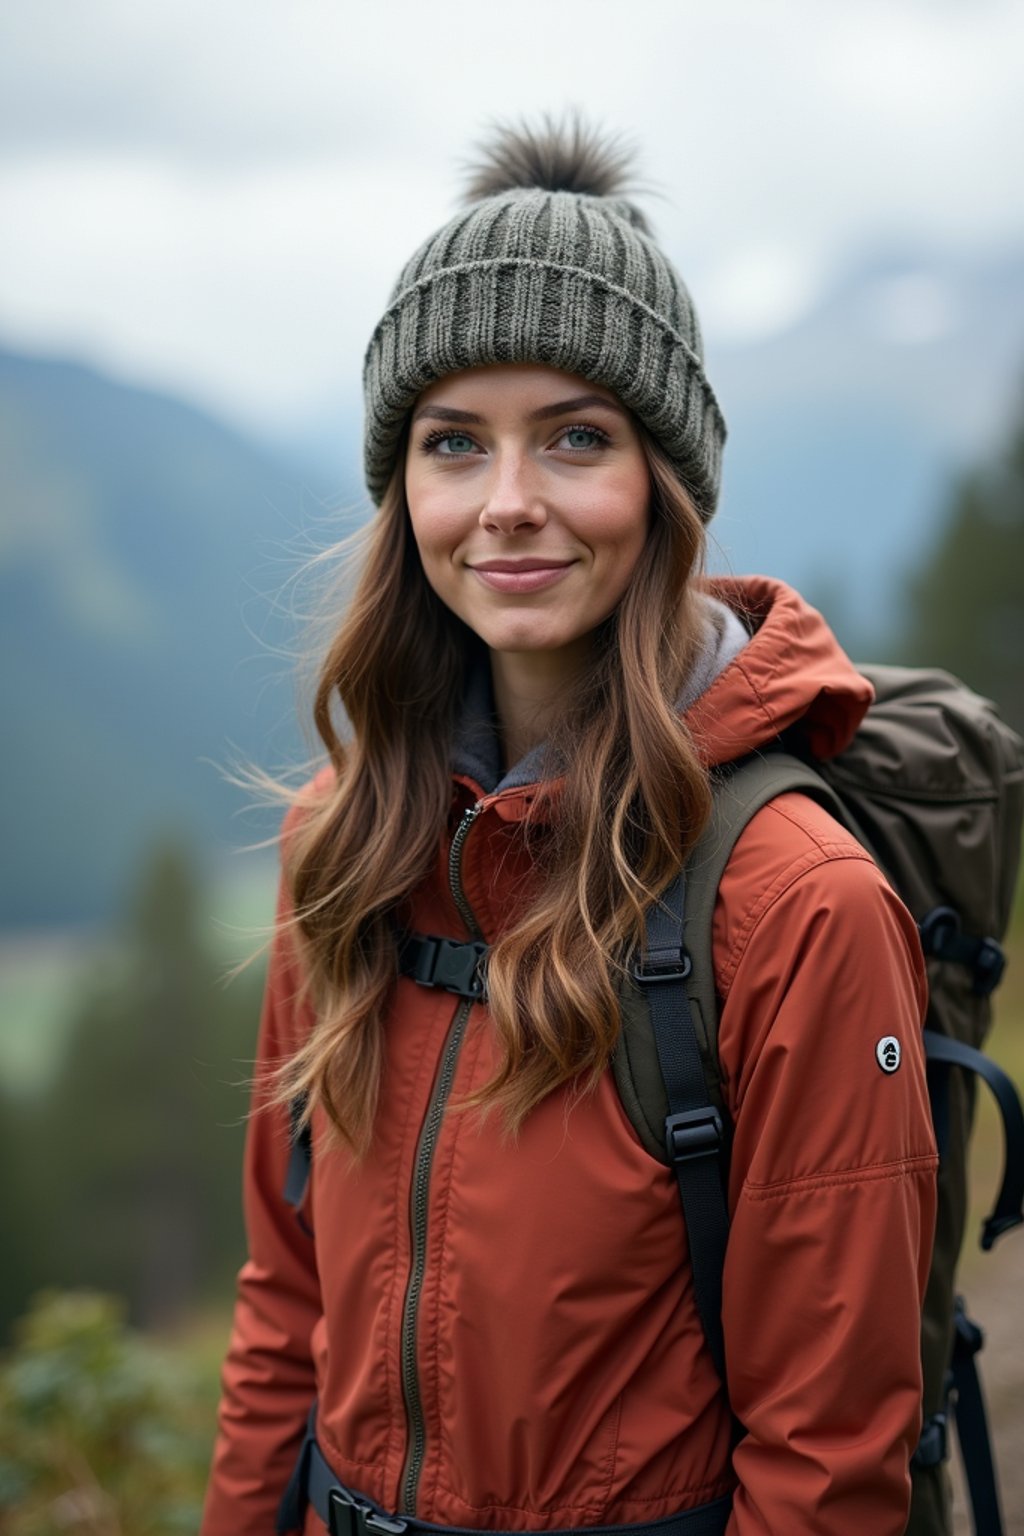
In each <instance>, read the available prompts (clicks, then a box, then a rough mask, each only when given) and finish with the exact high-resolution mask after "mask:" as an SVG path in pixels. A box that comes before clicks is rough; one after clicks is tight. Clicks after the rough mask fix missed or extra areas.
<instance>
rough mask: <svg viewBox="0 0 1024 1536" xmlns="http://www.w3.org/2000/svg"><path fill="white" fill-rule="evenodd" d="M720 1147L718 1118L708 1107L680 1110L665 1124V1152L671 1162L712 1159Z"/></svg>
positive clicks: (720, 1127)
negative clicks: (700, 1158) (698, 1158)
mask: <svg viewBox="0 0 1024 1536" xmlns="http://www.w3.org/2000/svg"><path fill="white" fill-rule="evenodd" d="M721 1146H722V1117H721V1115H720V1114H719V1113H718V1110H717V1109H715V1108H714V1107H713V1106H712V1105H710V1104H707V1105H705V1106H703V1108H701V1109H684V1110H683V1111H682V1112H681V1113H680V1114H678V1115H669V1116H668V1118H667V1119H666V1121H665V1149H666V1151H667V1152H668V1155H669V1158H670V1159H671V1161H672V1162H673V1163H685V1162H687V1161H689V1159H690V1158H694V1157H715V1156H717V1154H718V1152H719V1151H720V1150H721Z"/></svg>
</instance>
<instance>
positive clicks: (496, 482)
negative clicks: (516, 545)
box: [480, 450, 547, 534]
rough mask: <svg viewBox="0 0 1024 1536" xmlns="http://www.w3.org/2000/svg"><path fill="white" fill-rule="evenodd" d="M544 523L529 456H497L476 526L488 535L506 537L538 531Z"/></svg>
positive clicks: (510, 454) (501, 454)
mask: <svg viewBox="0 0 1024 1536" xmlns="http://www.w3.org/2000/svg"><path fill="white" fill-rule="evenodd" d="M546 521H547V510H546V508H545V505H544V500H543V497H542V496H541V494H540V487H539V485H538V482H537V476H536V474H535V473H534V466H533V465H532V463H531V460H530V457H529V455H528V454H526V453H522V452H518V451H515V450H512V451H507V452H505V453H500V454H497V455H496V456H495V459H494V463H493V468H492V470H491V475H490V477H489V483H488V486H487V492H486V497H485V499H484V504H483V506H482V507H481V509H480V526H481V527H482V528H487V529H489V530H490V531H491V532H492V533H504V534H508V533H518V532H524V531H526V530H528V529H530V528H541V527H543V525H544V523H545V522H546Z"/></svg>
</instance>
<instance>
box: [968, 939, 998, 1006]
mask: <svg viewBox="0 0 1024 1536" xmlns="http://www.w3.org/2000/svg"><path fill="white" fill-rule="evenodd" d="M1005 970H1006V956H1005V954H1004V953H1003V949H1002V946H1001V945H1000V944H999V943H997V941H996V940H995V939H979V940H978V952H977V954H976V955H975V957H974V984H973V986H972V989H971V990H972V991H973V993H974V995H975V997H991V995H992V993H993V992H994V991H995V989H996V987H998V985H999V983H1000V982H1001V981H1002V979H1003V972H1004V971H1005Z"/></svg>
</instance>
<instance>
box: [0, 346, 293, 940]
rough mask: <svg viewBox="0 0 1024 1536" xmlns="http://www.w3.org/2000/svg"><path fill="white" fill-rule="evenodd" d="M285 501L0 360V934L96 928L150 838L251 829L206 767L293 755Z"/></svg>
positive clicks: (180, 429) (180, 438) (45, 367)
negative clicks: (0, 812)
mask: <svg viewBox="0 0 1024 1536" xmlns="http://www.w3.org/2000/svg"><path fill="white" fill-rule="evenodd" d="M303 494H304V493H303V484H302V482H301V481H300V479H299V478H298V476H297V475H296V474H295V473H294V472H293V471H291V470H288V469H285V468H283V467H282V466H281V464H280V463H278V462H277V461H276V460H275V459H274V458H273V457H272V456H271V455H270V454H268V453H266V452H264V451H263V450H262V449H260V448H259V447H258V446H256V445H254V444H252V443H251V442H248V441H246V440H245V439H244V438H243V437H242V436H240V435H239V434H238V433H236V432H235V431H233V430H231V429H229V428H228V427H225V426H223V425H221V424H220V423H218V422H215V421H213V420H211V419H210V418H209V417H207V416H205V415H203V414H202V413H200V412H199V411H196V410H193V409H191V408H190V407H188V406H187V405H184V404H182V403H181V402H179V401H176V400H172V399H168V398H165V397H163V396H161V395H159V394H155V393H152V392H148V391H144V390H137V389H132V388H127V387H125V386H123V385H120V384H116V383H113V382H111V381H110V380H109V379H105V378H103V377H101V376H100V375H98V374H96V373H95V372H93V371H92V370H90V369H88V368H85V367H81V366H78V365H75V364H70V363H66V362H62V361H48V360H43V359H38V358H25V357H19V356H16V355H13V354H11V353H0V643H2V646H3V654H4V657H5V666H4V669H3V676H2V681H0V720H2V722H3V729H4V738H5V748H4V753H3V768H2V784H3V799H4V806H5V817H4V820H5V824H6V825H5V833H4V868H5V875H6V878H5V880H4V882H3V886H2V888H0V926H6V927H11V926H38V925H50V924H55V923H79V922H82V921H85V920H89V919H98V918H102V917H104V916H106V915H107V914H109V912H110V911H111V909H112V907H113V906H114V905H115V903H116V902H118V900H119V899H120V898H121V897H122V895H123V892H124V890H125V888H126V884H127V882H128V880H129V878H130V874H131V872H132V870H133V868H134V863H135V860H136V858H137V857H138V853H139V849H140V846H141V845H142V844H144V843H145V842H147V841H149V840H151V839H153V838H155V837H156V836H158V835H161V834H165V833H170V834H172V835H175V834H177V835H180V836H182V837H188V838H189V839H190V840H193V841H195V842H197V843H198V845H199V846H200V847H201V848H202V849H203V850H205V852H206V854H207V855H208V857H209V858H210V859H211V860H220V859H221V858H222V857H223V856H224V855H225V854H226V852H227V851H228V850H229V849H230V848H232V847H237V846H239V845H241V844H243V843H246V842H248V841H252V840H253V839H254V838H255V837H256V836H258V835H259V834H260V833H261V832H262V831H265V829H266V822H265V821H264V822H262V823H261V822H260V821H259V819H257V820H255V821H248V822H246V821H242V822H241V823H239V822H238V821H235V820H233V817H234V815H235V813H236V812H237V811H238V810H239V808H240V807H241V806H242V805H243V804H244V796H243V795H242V794H241V793H240V792H239V791H238V790H236V789H234V788H232V787H231V786H229V785H228V784H226V783H225V782H224V779H223V776H222V772H221V770H222V769H223V768H224V767H226V766H227V765H228V764H229V763H230V762H231V761H232V760H234V759H235V758H242V759H246V760H249V761H254V762H257V763H259V764H262V765H263V766H266V767H274V766H277V765H278V764H279V763H281V762H283V761H287V760H289V759H294V758H295V756H296V754H297V752H298V744H297V742H296V739H295V734H294V729H293V727H292V724H291V721H292V717H293V715H294V701H293V690H292V684H291V677H290V667H291V663H290V660H289V659H288V658H287V657H285V656H282V655H281V654H280V653H281V651H282V650H292V649H294V644H295V625H294V623H293V622H292V621H291V620H290V619H289V617H288V615H287V614H286V613H285V612H283V611H282V610H281V606H280V602H279V599H281V595H282V592H284V597H283V599H282V600H283V601H284V602H285V603H287V601H288V594H287V589H286V582H287V579H288V578H289V577H290V576H292V575H294V573H295V571H296V569H297V568H298V567H299V565H301V562H302V556H303V554H307V553H308V550H301V549H299V548H298V547H297V543H298V531H299V529H300V527H301V525H302V523H303V521H304V509H303V506H302V502H303Z"/></svg>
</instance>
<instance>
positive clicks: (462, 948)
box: [434, 939, 487, 998]
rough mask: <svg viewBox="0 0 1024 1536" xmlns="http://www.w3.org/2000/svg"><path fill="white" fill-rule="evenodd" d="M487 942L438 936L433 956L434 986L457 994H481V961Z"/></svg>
mask: <svg viewBox="0 0 1024 1536" xmlns="http://www.w3.org/2000/svg"><path fill="white" fill-rule="evenodd" d="M486 958H487V945H486V944H481V943H479V942H473V943H470V944H463V943H460V942H459V940H458V939H438V941H437V954H436V956H435V958H434V986H435V987H443V988H444V990H445V991H446V992H457V993H458V994H459V996H460V997H472V998H478V997H483V995H484V986H485V982H484V961H485V960H486Z"/></svg>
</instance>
